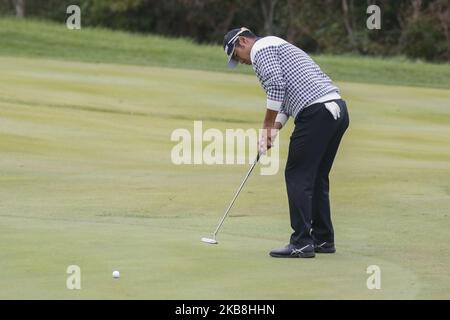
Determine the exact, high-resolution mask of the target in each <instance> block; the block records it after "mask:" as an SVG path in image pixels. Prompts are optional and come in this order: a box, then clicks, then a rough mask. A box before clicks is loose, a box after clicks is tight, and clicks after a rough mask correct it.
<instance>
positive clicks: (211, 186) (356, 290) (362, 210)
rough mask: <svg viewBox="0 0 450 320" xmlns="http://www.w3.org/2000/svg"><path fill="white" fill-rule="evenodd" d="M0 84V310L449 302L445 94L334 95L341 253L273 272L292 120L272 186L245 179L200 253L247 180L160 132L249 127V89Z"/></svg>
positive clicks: (260, 109)
mask: <svg viewBox="0 0 450 320" xmlns="http://www.w3.org/2000/svg"><path fill="white" fill-rule="evenodd" d="M0 70H2V71H1V73H0V221H1V222H0V270H1V272H2V277H1V278H0V288H1V289H0V298H2V299H12V298H14V299H22V298H36V299H55V298H63V299H69V298H87V299H93V298H102V299H122V298H124V299H127V298H129V299H303V298H309V299H318V298H326V299H328V298H329V299H350V298H353V299H416V298H420V299H430V298H436V299H444V298H445V299H449V298H450V274H449V269H448V266H449V264H450V251H449V250H448V244H449V243H450V235H449V232H448V226H449V207H450V183H449V181H450V141H449V137H450V126H449V123H450V105H449V101H450V90H445V89H430V88H410V87H401V86H383V85H368V84H356V83H342V82H341V83H338V85H339V86H340V88H341V90H342V93H343V96H344V98H345V99H346V101H347V103H348V106H349V111H350V122H351V123H350V128H349V130H348V132H347V134H346V136H345V138H344V141H343V144H342V147H341V149H340V152H339V154H338V156H337V159H336V162H335V166H334V168H333V171H332V177H331V179H332V180H331V182H332V185H331V199H332V205H333V217H334V223H335V229H336V243H337V249H338V251H337V253H336V254H335V255H317V256H316V258H315V259H286V260H285V259H272V258H270V257H269V256H268V251H269V250H270V249H271V248H273V247H276V246H280V245H284V244H285V243H286V242H287V240H288V237H289V234H290V228H289V220H288V209H287V199H286V194H285V186H284V180H283V165H284V162H285V159H286V152H287V143H288V139H289V133H290V131H291V130H292V125H293V123H292V120H291V121H290V122H289V124H288V126H287V127H286V128H285V129H284V130H283V131H282V134H281V142H280V145H281V163H282V166H281V168H280V170H279V172H278V174H277V175H274V176H262V175H259V174H258V173H259V171H258V170H256V171H255V173H256V174H254V175H252V176H251V177H250V179H249V181H248V183H247V185H246V187H245V189H244V190H243V192H242V194H241V196H240V197H239V199H238V201H237V203H236V206H235V208H234V209H233V211H232V213H231V216H230V217H229V219H228V220H226V222H225V225H224V227H223V230H222V231H221V234H220V235H219V238H218V239H219V245H217V246H212V245H206V244H203V243H201V242H200V238H201V237H203V236H209V235H210V232H211V231H213V230H214V228H215V226H216V224H217V222H218V220H219V218H220V217H221V215H222V214H223V211H224V209H225V208H226V205H227V204H228V202H229V200H230V199H231V197H232V195H233V192H234V191H235V189H236V188H237V186H238V184H239V182H240V181H241V179H242V177H243V175H244V174H245V172H246V171H247V169H248V165H228V166H226V165H214V166H207V165H184V166H183V165H181V166H176V165H173V164H172V163H171V161H170V152H171V149H172V147H173V146H174V145H175V143H174V142H172V141H170V135H171V133H172V131H173V130H174V129H176V128H187V129H189V130H191V131H192V128H193V121H194V120H203V121H204V122H203V125H204V127H205V128H218V129H220V130H222V131H224V130H225V129H226V128H232V129H235V128H244V129H248V128H259V126H260V123H261V121H262V117H263V113H264V102H265V98H264V94H263V92H262V90H261V89H260V87H259V84H258V83H257V81H256V79H255V77H253V76H249V75H243V74H240V75H233V74H229V73H227V74H225V73H213V72H206V71H192V70H182V69H167V68H155V67H141V66H139V67H138V66H123V65H113V64H91V63H76V62H64V61H53V60H44V59H26V58H8V57H0ZM69 265H78V266H80V268H81V287H82V288H81V290H68V289H67V288H66V279H67V277H68V275H67V274H66V269H67V267H68V266H69ZM370 265H377V266H379V267H380V269H381V289H380V290H369V289H367V287H366V280H367V278H368V277H369V274H367V273H366V269H367V267H368V266H370ZM113 270H119V271H120V273H121V278H120V279H119V280H114V279H113V278H112V276H111V273H112V271H113Z"/></svg>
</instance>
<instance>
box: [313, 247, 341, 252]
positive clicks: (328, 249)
mask: <svg viewBox="0 0 450 320" xmlns="http://www.w3.org/2000/svg"><path fill="white" fill-rule="evenodd" d="M314 252H315V253H335V252H336V248H314Z"/></svg>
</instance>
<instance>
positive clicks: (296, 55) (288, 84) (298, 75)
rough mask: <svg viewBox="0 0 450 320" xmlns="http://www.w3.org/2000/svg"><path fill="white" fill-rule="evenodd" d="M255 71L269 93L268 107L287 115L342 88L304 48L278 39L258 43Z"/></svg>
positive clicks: (254, 63) (255, 45)
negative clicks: (337, 85)
mask: <svg viewBox="0 0 450 320" xmlns="http://www.w3.org/2000/svg"><path fill="white" fill-rule="evenodd" d="M251 58H252V64H253V69H254V71H255V73H256V75H257V77H258V79H259V81H260V82H261V86H262V87H263V89H264V90H265V91H266V94H267V108H268V109H271V110H275V111H279V112H280V113H284V114H286V115H288V116H292V117H294V118H295V117H296V116H297V114H298V113H299V112H300V111H301V110H302V109H303V108H305V107H306V106H308V105H310V104H311V103H312V102H313V101H315V100H317V99H319V98H321V97H323V96H325V95H327V94H329V93H333V92H336V93H339V89H338V88H337V87H336V86H335V85H334V84H333V82H332V81H331V79H330V78H329V77H328V76H327V75H326V74H325V73H324V72H322V70H321V69H320V67H319V66H318V65H317V64H316V63H315V62H314V61H313V60H312V59H311V58H310V57H309V56H308V55H307V54H306V53H305V52H304V51H303V50H301V49H299V48H297V47H296V46H294V45H292V44H290V43H288V42H286V41H284V40H283V39H280V38H278V37H272V36H271V37H264V38H261V39H259V40H258V41H256V43H255V44H254V45H253V48H252V52H251Z"/></svg>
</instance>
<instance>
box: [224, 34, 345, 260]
mask: <svg viewBox="0 0 450 320" xmlns="http://www.w3.org/2000/svg"><path fill="white" fill-rule="evenodd" d="M223 47H224V50H225V53H226V54H227V56H228V66H229V67H231V68H233V67H236V65H237V64H238V63H239V62H240V63H243V64H248V65H250V64H251V65H252V66H253V70H254V71H255V73H256V76H257V77H258V79H259V81H260V83H261V86H262V87H263V89H264V90H265V91H266V94H267V109H266V115H265V119H264V125H263V129H266V130H264V132H266V133H265V134H263V135H262V137H261V140H260V142H259V150H260V152H265V151H266V150H267V149H269V148H270V147H271V146H272V141H273V140H274V138H275V137H276V134H277V132H278V130H280V129H281V128H282V127H283V126H284V125H285V123H286V121H287V120H288V118H289V117H293V118H294V119H295V120H294V121H295V122H294V123H295V129H294V131H293V132H292V135H291V138H290V143H289V155H288V159H287V163H286V169H285V179H286V188H287V194H288V199H289V211H290V219H291V227H292V229H293V230H294V232H293V233H292V235H291V237H290V242H289V244H288V245H287V246H285V247H282V248H278V249H274V250H272V251H271V252H270V255H271V256H272V257H286V258H297V257H300V258H313V257H314V256H315V253H334V252H335V251H336V248H335V245H334V231H333V224H332V222H331V213H330V200H329V180H328V175H329V173H330V170H331V166H332V165H333V160H334V157H335V155H336V152H337V150H338V147H339V143H340V141H341V138H342V136H343V134H344V132H345V130H346V129H347V128H348V125H349V116H348V112H347V106H346V104H345V102H344V101H343V100H342V99H341V96H340V95H339V89H338V88H337V87H336V86H335V85H334V84H333V82H332V81H331V79H330V78H329V77H328V76H327V75H326V74H325V73H324V72H322V70H321V69H320V67H319V66H318V65H317V64H316V63H315V62H314V61H313V60H312V59H311V58H310V57H309V56H308V55H307V54H306V53H305V52H303V51H302V50H301V49H299V48H297V47H296V46H294V45H292V44H290V43H288V42H286V41H285V40H283V39H281V38H278V37H274V36H268V37H257V36H256V35H255V34H254V33H252V32H251V31H250V30H249V29H247V28H240V29H233V30H231V31H229V32H228V33H227V34H226V35H225V37H224V42H223Z"/></svg>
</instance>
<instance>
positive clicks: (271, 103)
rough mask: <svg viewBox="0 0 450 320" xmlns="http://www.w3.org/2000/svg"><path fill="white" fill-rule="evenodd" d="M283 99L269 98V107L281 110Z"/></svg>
mask: <svg viewBox="0 0 450 320" xmlns="http://www.w3.org/2000/svg"><path fill="white" fill-rule="evenodd" d="M281 104H282V101H276V100H270V99H267V109H269V110H273V111H280V109H281Z"/></svg>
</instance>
